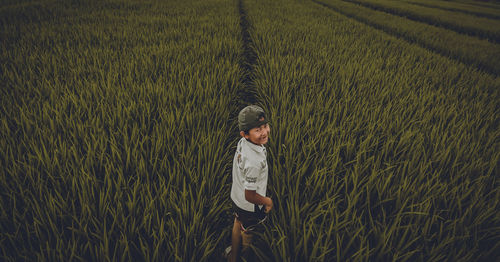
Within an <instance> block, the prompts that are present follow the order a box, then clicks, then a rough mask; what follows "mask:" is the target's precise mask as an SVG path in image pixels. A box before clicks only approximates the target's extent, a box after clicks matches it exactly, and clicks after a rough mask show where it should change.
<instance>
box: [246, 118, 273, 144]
mask: <svg viewBox="0 0 500 262" xmlns="http://www.w3.org/2000/svg"><path fill="white" fill-rule="evenodd" d="M270 131H271V128H270V127H269V124H267V123H266V124H263V125H261V126H258V127H254V128H252V129H250V130H249V131H248V134H245V133H243V132H242V135H243V136H244V137H245V138H246V139H248V140H250V142H252V143H254V144H256V145H265V144H266V143H267V141H269V132H270Z"/></svg>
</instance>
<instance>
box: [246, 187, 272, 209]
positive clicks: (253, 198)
mask: <svg viewBox="0 0 500 262" xmlns="http://www.w3.org/2000/svg"><path fill="white" fill-rule="evenodd" d="M245 199H246V200H247V201H248V202H250V203H252V204H256V205H265V206H272V205H273V201H272V200H271V198H269V197H264V196H261V195H260V194H259V193H257V192H256V190H248V189H245Z"/></svg>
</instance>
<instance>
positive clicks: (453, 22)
mask: <svg viewBox="0 0 500 262" xmlns="http://www.w3.org/2000/svg"><path fill="white" fill-rule="evenodd" d="M346 1H348V2H352V3H357V4H360V5H362V6H366V7H369V8H372V9H375V10H381V11H384V12H389V13H391V14H395V15H399V16H403V17H406V18H408V19H411V20H415V21H420V22H424V23H428V24H431V25H436V26H441V27H444V28H448V29H451V30H454V31H457V32H458V33H463V34H468V35H473V36H478V37H481V38H485V39H487V40H489V41H491V42H494V43H499V42H500V29H499V28H500V21H498V20H493V19H489V18H482V17H477V16H471V15H467V14H463V13H459V12H455V11H447V10H440V9H436V8H429V7H425V6H420V5H414V4H411V3H408V2H398V1H390V0H381V1H374V0H346Z"/></svg>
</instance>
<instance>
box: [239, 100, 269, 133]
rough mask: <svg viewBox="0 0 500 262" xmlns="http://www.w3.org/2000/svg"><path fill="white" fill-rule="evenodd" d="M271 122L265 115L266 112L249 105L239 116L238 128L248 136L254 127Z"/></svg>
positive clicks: (258, 107)
mask: <svg viewBox="0 0 500 262" xmlns="http://www.w3.org/2000/svg"><path fill="white" fill-rule="evenodd" d="M268 122H269V120H268V119H267V117H266V114H265V113H264V110H263V109H262V108H261V107H260V106H257V105H249V106H247V107H245V108H243V109H242V110H241V111H240V113H239V114H238V126H239V128H240V131H244V132H245V134H248V131H249V130H250V129H252V128H254V127H258V126H261V125H263V124H266V123H268Z"/></svg>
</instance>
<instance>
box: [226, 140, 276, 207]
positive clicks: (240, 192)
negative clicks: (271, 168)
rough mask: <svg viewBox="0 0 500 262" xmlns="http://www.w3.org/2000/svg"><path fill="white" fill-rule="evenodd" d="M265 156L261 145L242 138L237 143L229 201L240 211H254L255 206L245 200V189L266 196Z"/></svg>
mask: <svg viewBox="0 0 500 262" xmlns="http://www.w3.org/2000/svg"><path fill="white" fill-rule="evenodd" d="M266 156H267V152H266V148H265V147H264V146H263V145H256V144H254V143H252V142H250V141H248V140H246V139H245V138H244V137H242V138H241V139H240V141H239V142H238V146H237V148H236V153H235V154H234V160H233V185H232V187H231V199H232V200H233V202H234V203H235V204H236V205H237V206H238V207H239V208H241V209H244V210H247V211H251V212H254V211H255V205H254V204H253V203H250V202H248V201H247V200H246V199H245V189H247V190H256V192H257V194H259V195H261V196H264V197H265V196H266V187H267V176H268V170H267V161H266ZM259 208H262V205H259Z"/></svg>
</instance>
